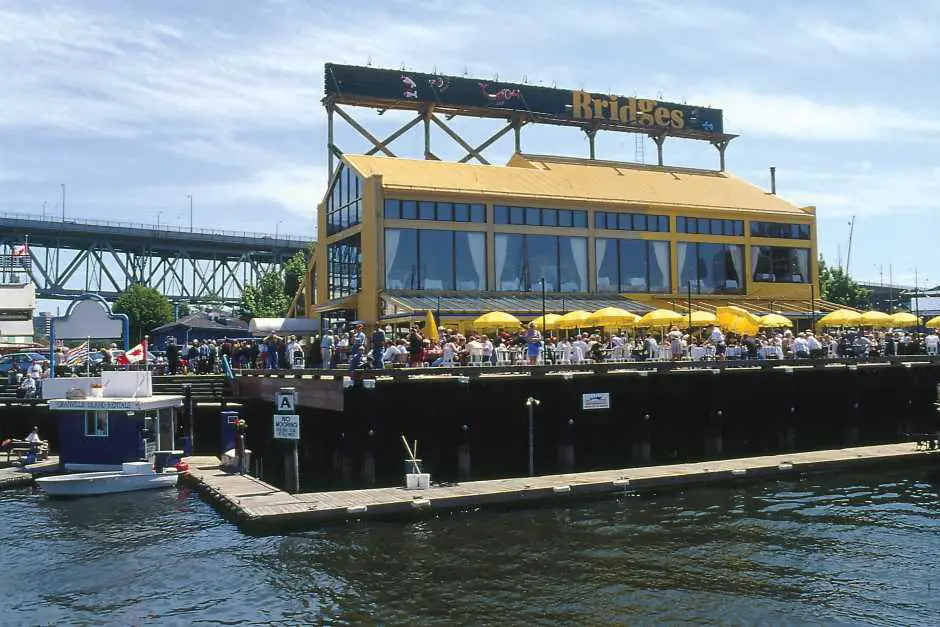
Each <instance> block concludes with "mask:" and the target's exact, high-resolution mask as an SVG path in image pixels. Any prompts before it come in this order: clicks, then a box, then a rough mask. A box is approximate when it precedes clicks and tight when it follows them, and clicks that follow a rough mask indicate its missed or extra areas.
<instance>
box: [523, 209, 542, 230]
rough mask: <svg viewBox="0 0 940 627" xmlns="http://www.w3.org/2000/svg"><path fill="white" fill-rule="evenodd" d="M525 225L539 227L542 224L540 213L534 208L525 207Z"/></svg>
mask: <svg viewBox="0 0 940 627" xmlns="http://www.w3.org/2000/svg"><path fill="white" fill-rule="evenodd" d="M525 223H526V224H527V225H529V226H539V225H541V223H542V212H541V211H540V210H538V209H536V208H535V207H526V210H525Z"/></svg>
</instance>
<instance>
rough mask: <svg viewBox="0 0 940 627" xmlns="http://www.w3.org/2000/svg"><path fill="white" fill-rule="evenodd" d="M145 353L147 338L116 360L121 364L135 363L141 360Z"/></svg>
mask: <svg viewBox="0 0 940 627" xmlns="http://www.w3.org/2000/svg"><path fill="white" fill-rule="evenodd" d="M146 354H147V340H144V341H142V342H141V343H140V344H138V345H137V346H135V347H134V348H132V349H130V350H129V351H127V352H126V353H124V354H123V355H121V356H119V357H118V358H117V362H118V364H119V365H121V366H126V365H128V364H136V363H137V362H140V361H143V360H144V356H145V355H146Z"/></svg>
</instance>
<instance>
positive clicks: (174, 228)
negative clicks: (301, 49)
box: [0, 211, 314, 243]
mask: <svg viewBox="0 0 940 627" xmlns="http://www.w3.org/2000/svg"><path fill="white" fill-rule="evenodd" d="M0 219H8V220H23V221H29V222H45V223H50V224H68V225H77V226H104V227H109V228H115V227H116V228H122V229H135V230H147V231H166V232H170V233H191V234H195V235H210V236H220V237H241V238H246V239H248V238H250V239H259V240H272V241H283V242H285V243H286V242H312V241H314V240H313V238H309V237H300V236H297V235H293V234H287V233H281V234H271V233H258V232H252V231H226V230H223V229H197V228H192V229H191V228H189V227H187V226H180V225H177V224H147V223H143V222H121V221H118V220H98V219H94V218H75V219H73V218H65V219H63V218H61V217H58V216H55V215H36V214H29V213H15V212H9V211H4V212H0Z"/></svg>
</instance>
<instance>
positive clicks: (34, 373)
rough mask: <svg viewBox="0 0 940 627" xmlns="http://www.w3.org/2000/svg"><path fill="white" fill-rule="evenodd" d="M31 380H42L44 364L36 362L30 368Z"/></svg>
mask: <svg viewBox="0 0 940 627" xmlns="http://www.w3.org/2000/svg"><path fill="white" fill-rule="evenodd" d="M29 378H30V379H37V380H38V379H42V364H41V363H39V360H36V361H34V362H33V365H32V366H30V367H29Z"/></svg>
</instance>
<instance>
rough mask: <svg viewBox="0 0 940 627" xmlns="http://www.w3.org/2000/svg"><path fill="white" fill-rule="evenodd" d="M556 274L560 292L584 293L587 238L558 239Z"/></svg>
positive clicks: (585, 286)
mask: <svg viewBox="0 0 940 627" xmlns="http://www.w3.org/2000/svg"><path fill="white" fill-rule="evenodd" d="M556 239H557V240H558V265H559V267H558V272H559V275H560V276H559V281H560V282H561V290H560V291H562V292H586V291H587V289H588V286H587V238H584V237H559V238H556Z"/></svg>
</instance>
